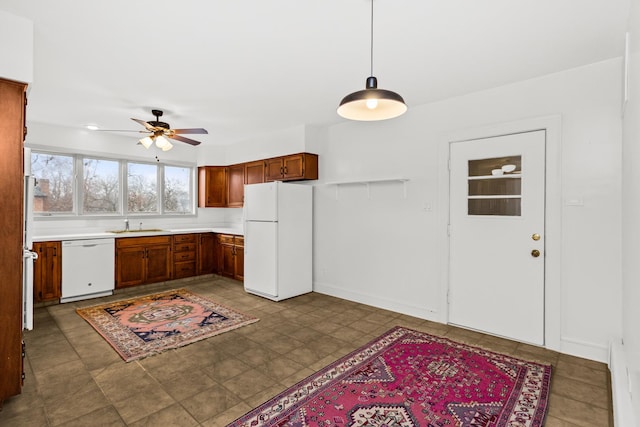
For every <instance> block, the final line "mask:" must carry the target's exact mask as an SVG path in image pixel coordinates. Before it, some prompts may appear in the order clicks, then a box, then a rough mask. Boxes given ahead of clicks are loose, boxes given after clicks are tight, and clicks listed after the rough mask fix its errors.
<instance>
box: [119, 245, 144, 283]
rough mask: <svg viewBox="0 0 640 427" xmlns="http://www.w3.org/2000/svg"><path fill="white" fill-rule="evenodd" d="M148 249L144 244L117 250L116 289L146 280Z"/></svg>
mask: <svg viewBox="0 0 640 427" xmlns="http://www.w3.org/2000/svg"><path fill="white" fill-rule="evenodd" d="M146 261H147V260H146V251H145V248H144V246H127V247H123V248H118V249H117V250H116V289H119V288H126V287H128V286H136V285H141V284H143V283H144V282H145V273H146V265H147V263H146Z"/></svg>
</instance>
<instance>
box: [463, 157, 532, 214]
mask: <svg viewBox="0 0 640 427" xmlns="http://www.w3.org/2000/svg"><path fill="white" fill-rule="evenodd" d="M468 191H469V192H468V201H467V205H468V211H467V212H468V214H469V215H498V216H520V215H521V194H522V156H509V157H494V158H490V159H479V160H469V176H468Z"/></svg>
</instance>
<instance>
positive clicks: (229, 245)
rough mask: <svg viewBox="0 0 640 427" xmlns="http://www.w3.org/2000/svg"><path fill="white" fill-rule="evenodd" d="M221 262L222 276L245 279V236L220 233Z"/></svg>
mask: <svg viewBox="0 0 640 427" xmlns="http://www.w3.org/2000/svg"><path fill="white" fill-rule="evenodd" d="M218 244H219V248H220V255H219V263H220V272H219V274H220V275H221V276H225V277H229V278H231V279H235V280H240V281H242V280H244V237H242V236H233V235H230V234H219V235H218Z"/></svg>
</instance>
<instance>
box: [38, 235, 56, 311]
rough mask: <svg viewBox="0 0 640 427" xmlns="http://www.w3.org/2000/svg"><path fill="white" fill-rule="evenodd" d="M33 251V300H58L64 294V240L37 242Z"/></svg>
mask: <svg viewBox="0 0 640 427" xmlns="http://www.w3.org/2000/svg"><path fill="white" fill-rule="evenodd" d="M33 251H34V252H36V253H37V254H38V259H37V260H36V261H35V262H34V263H33V301H34V302H43V301H56V300H59V299H60V297H61V296H62V242H36V243H34V244H33Z"/></svg>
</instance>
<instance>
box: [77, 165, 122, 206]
mask: <svg viewBox="0 0 640 427" xmlns="http://www.w3.org/2000/svg"><path fill="white" fill-rule="evenodd" d="M82 164H83V170H84V187H83V190H84V202H83V210H84V212H85V213H118V212H119V211H120V182H119V179H118V176H119V173H118V165H119V163H118V162H117V161H115V160H102V159H91V158H88V157H85V158H84V159H82Z"/></svg>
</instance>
